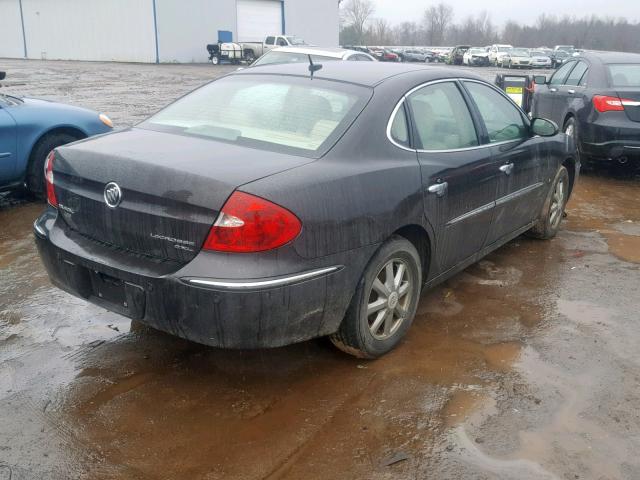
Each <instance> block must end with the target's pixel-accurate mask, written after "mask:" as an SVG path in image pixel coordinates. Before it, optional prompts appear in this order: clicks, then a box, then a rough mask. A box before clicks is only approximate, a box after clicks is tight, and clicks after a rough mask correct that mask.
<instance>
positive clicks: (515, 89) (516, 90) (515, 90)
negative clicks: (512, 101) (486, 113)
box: [507, 87, 523, 94]
mask: <svg viewBox="0 0 640 480" xmlns="http://www.w3.org/2000/svg"><path fill="white" fill-rule="evenodd" d="M522 90H523V89H522V87H507V93H519V94H522Z"/></svg>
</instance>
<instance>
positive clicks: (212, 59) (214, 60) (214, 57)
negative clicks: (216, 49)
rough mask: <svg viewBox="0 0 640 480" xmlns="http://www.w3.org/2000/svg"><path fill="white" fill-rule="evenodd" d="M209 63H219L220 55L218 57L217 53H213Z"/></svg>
mask: <svg viewBox="0 0 640 480" xmlns="http://www.w3.org/2000/svg"><path fill="white" fill-rule="evenodd" d="M211 63H212V64H213V65H218V64H219V63H220V57H218V55H214V56H213V57H211Z"/></svg>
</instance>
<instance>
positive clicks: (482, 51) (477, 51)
mask: <svg viewBox="0 0 640 480" xmlns="http://www.w3.org/2000/svg"><path fill="white" fill-rule="evenodd" d="M469 53H485V52H484V50H483V49H482V48H472V49H470V50H469Z"/></svg>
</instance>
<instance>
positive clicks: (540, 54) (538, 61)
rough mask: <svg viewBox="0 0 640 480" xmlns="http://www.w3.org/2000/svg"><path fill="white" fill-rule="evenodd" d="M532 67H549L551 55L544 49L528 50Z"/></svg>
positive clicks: (551, 64)
mask: <svg viewBox="0 0 640 480" xmlns="http://www.w3.org/2000/svg"><path fill="white" fill-rule="evenodd" d="M529 55H530V56H531V67H532V68H551V67H552V66H553V63H552V61H551V57H550V56H549V54H547V53H546V52H545V51H544V50H530V51H529Z"/></svg>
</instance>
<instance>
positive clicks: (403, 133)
mask: <svg viewBox="0 0 640 480" xmlns="http://www.w3.org/2000/svg"><path fill="white" fill-rule="evenodd" d="M389 133H390V134H391V138H392V139H393V140H394V141H395V142H396V143H399V144H400V145H404V146H405V147H408V146H409V127H408V123H407V113H406V111H405V109H404V105H400V108H399V109H398V111H397V112H396V116H395V117H394V118H393V123H392V124H391V131H390V132H389Z"/></svg>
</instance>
